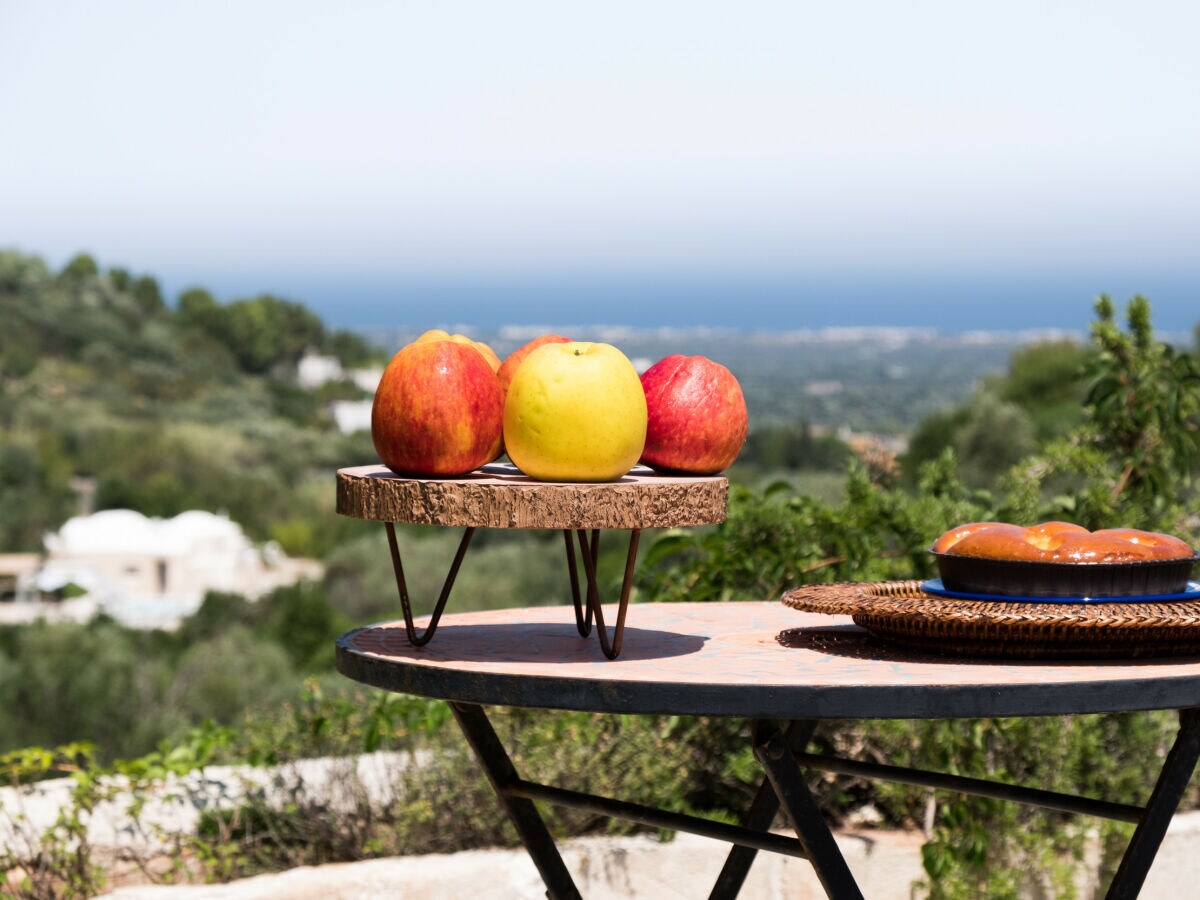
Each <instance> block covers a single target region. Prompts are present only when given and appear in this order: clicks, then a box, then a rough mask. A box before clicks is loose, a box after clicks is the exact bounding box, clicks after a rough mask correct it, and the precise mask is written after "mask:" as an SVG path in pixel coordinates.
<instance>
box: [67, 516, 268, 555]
mask: <svg viewBox="0 0 1200 900" xmlns="http://www.w3.org/2000/svg"><path fill="white" fill-rule="evenodd" d="M45 541H46V549H47V550H48V551H50V553H52V554H53V555H55V556H60V557H61V556H92V555H98V554H109V553H136V554H149V555H157V556H182V555H186V554H189V553H191V552H193V550H194V548H195V547H196V545H197V544H198V543H200V542H206V543H212V542H213V541H219V542H221V543H223V544H226V545H233V546H237V547H249V546H250V542H249V541H248V540H247V539H246V537H245V535H244V534H243V533H242V529H241V528H240V527H239V526H238V525H237V523H235V522H231V521H230V520H229V519H227V518H225V517H224V516H218V515H215V514H213V513H210V512H204V511H202V510H191V511H189V512H185V513H180V514H179V515H178V516H176V517H175V518H173V519H165V520H164V519H151V518H147V517H146V516H144V515H142V514H141V513H139V512H135V511H134V510H131V509H106V510H103V511H101V512H98V513H93V514H92V515H90V516H77V517H75V518H73V519H68V520H67V522H66V524H64V525H63V527H62V528H61V529H60V530H59V532H58V533H57V534H48V535H46V539H45Z"/></svg>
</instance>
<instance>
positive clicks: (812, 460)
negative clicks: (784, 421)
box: [737, 422, 852, 470]
mask: <svg viewBox="0 0 1200 900" xmlns="http://www.w3.org/2000/svg"><path fill="white" fill-rule="evenodd" d="M851 455H852V454H851V451H850V448H849V447H848V446H847V445H846V443H845V442H844V441H842V440H841V439H840V438H838V437H837V436H835V435H833V434H821V433H816V432H815V431H814V429H813V428H812V426H811V425H809V424H808V423H807V422H801V423H799V424H797V425H791V426H773V425H767V426H764V427H756V428H755V429H754V430H753V431H751V432H750V436H749V437H748V438H747V439H746V445H745V446H744V447H743V448H742V452H741V453H740V454H739V455H738V460H737V461H738V467H739V469H743V468H747V467H753V468H756V469H767V470H779V469H793V470H796V469H819V470H841V469H843V468H845V466H846V464H847V463H848V462H849V461H850V457H851Z"/></svg>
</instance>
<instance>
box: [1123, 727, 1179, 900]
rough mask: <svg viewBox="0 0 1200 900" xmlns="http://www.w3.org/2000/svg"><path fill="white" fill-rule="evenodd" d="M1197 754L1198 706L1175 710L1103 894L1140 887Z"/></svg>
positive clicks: (1128, 894) (1131, 891)
mask: <svg viewBox="0 0 1200 900" xmlns="http://www.w3.org/2000/svg"><path fill="white" fill-rule="evenodd" d="M1198 758H1200V709H1181V710H1180V711H1179V733H1178V734H1177V735H1176V737H1175V743H1174V744H1173V745H1172V747H1171V751H1170V752H1169V753H1168V754H1167V758H1166V761H1165V762H1163V767H1162V771H1161V772H1160V773H1159V775H1158V781H1157V783H1156V784H1155V785H1154V790H1153V792H1152V793H1151V794H1150V801H1149V802H1148V803H1147V804H1146V807H1145V811H1144V813H1143V815H1142V820H1141V821H1140V822H1139V823H1138V826H1137V829H1136V830H1135V831H1134V833H1133V838H1132V839H1131V840H1130V841H1129V846H1128V847H1127V848H1126V849H1125V855H1124V856H1123V857H1121V865H1120V867H1119V868H1118V869H1117V874H1116V876H1114V878H1113V880H1112V884H1111V885H1109V887H1108V893H1107V894H1106V895H1105V896H1106V897H1108V898H1110V900H1115V898H1125V897H1136V896H1137V895H1138V893H1139V892H1140V891H1141V889H1142V884H1143V882H1145V880H1146V875H1147V874H1148V873H1149V871H1150V864H1151V863H1153V862H1154V856H1155V854H1156V853H1158V847H1159V844H1161V843H1162V839H1163V837H1164V836H1165V835H1166V833H1167V826H1168V825H1170V824H1171V817H1172V816H1173V815H1174V814H1175V809H1176V807H1177V806H1179V801H1180V800H1181V799H1182V798H1183V792H1184V791H1185V790H1186V789H1187V786H1188V781H1189V780H1191V777H1192V771H1193V770H1194V769H1195V768H1196V760H1197V759H1198Z"/></svg>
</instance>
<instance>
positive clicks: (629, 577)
mask: <svg viewBox="0 0 1200 900" xmlns="http://www.w3.org/2000/svg"><path fill="white" fill-rule="evenodd" d="M563 533H564V535H566V536H567V567H568V569H569V570H570V572H571V594H572V599H574V601H575V627H576V628H578V629H579V634H580V635H581V636H583V637H587V635H588V634H590V633H591V630H592V616H593V615H594V616H595V617H596V625H597V628H596V631H597V632H598V633H599V637H600V649H601V650H602V651H604V655H605V656H607V657H608V658H609V659H616V658H617V656H618V655H619V654H620V652H621V641H622V639H623V638H624V636H625V613H626V612H627V611H628V609H629V592H630V591H631V590H632V588H633V571H634V569H635V568H636V566H637V548H638V539H639V538H640V537H641V535H642V530H641V529H640V528H634V529H632V530H631V532H630V535H629V551H628V552H627V553H626V555H625V578H624V579H623V580H622V582H621V597H620V600H619V601H618V605H617V621H616V623H615V624H614V626H613V635H612V639H611V640H610V639H609V636H608V629H607V628H606V627H605V624H604V610H603V609H602V608H601V606H600V586H599V584H598V582H597V579H596V563H597V561H598V560H599V558H600V532H599V530H598V529H593V531H592V533H591V539H590V540H589V538H588V532H587V529H584V528H581V529H579V530H578V531H576V532H575V533H576V536H577V537H578V538H579V553H580V555H581V556H582V557H583V571H584V575H585V576H586V578H587V615H586V617H585V616H584V614H583V612H582V610H581V607H580V595H579V594H580V592H579V581H578V577H577V571H576V568H575V552H574V550H573V549H572V548H571V541H570V532H563Z"/></svg>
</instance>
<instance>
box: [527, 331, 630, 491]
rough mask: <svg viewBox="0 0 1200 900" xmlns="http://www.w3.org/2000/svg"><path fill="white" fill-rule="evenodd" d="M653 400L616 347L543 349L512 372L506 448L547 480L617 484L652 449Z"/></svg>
mask: <svg viewBox="0 0 1200 900" xmlns="http://www.w3.org/2000/svg"><path fill="white" fill-rule="evenodd" d="M646 422H647V419H646V394H645V392H644V391H643V390H642V382H641V379H640V378H638V373H637V370H636V369H634V367H633V363H631V362H630V361H629V359H628V358H627V357H626V356H625V354H624V353H622V352H621V351H620V350H618V349H617V348H616V347H614V346H612V345H611V344H600V343H584V342H577V341H569V342H567V343H551V344H544V345H542V346H541V347H538V348H537V349H536V350H534V351H533V352H532V353H530V354H529V355H528V356H527V357H526V358H525V361H524V362H522V363H521V365H520V367H519V368H518V369H517V371H516V372H515V373H513V378H512V382H511V383H510V384H509V387H508V396H507V397H506V398H505V401H504V446H505V448H506V449H507V450H508V456H509V459H511V460H512V461H513V463H515V464H516V466H517V468H519V469H520V470H521V471H522V472H524V473H525V474H526V475H528V476H529V477H531V478H537V479H539V480H540V481H614V480H616V479H618V478H620V477H621V476H622V475H624V474H625V473H626V472H628V471H629V470H630V469H631V468H632V467H633V466H634V464H635V463H637V461H638V457H640V456H641V455H642V448H643V447H644V446H645V444H646Z"/></svg>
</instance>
